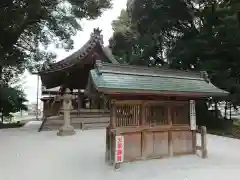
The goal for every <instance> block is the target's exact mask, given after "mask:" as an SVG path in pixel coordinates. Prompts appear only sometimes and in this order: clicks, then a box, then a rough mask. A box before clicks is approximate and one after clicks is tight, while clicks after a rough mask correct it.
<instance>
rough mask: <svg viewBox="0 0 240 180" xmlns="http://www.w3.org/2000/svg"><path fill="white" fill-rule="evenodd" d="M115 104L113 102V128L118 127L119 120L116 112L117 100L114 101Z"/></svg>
mask: <svg viewBox="0 0 240 180" xmlns="http://www.w3.org/2000/svg"><path fill="white" fill-rule="evenodd" d="M112 103H113V104H112V108H111V111H112V119H111V121H112V125H113V128H116V123H117V122H116V121H117V117H116V116H117V114H118V113H117V112H116V110H117V109H116V104H115V102H114V101H113V102H112Z"/></svg>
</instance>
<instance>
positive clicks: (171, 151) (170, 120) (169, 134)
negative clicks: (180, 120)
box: [167, 105, 173, 156]
mask: <svg viewBox="0 0 240 180" xmlns="http://www.w3.org/2000/svg"><path fill="white" fill-rule="evenodd" d="M171 108H172V107H171V106H170V105H168V111H167V114H168V123H169V125H170V126H172V115H171ZM168 154H169V156H173V141H172V131H171V130H169V131H168Z"/></svg>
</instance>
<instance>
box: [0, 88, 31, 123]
mask: <svg viewBox="0 0 240 180" xmlns="http://www.w3.org/2000/svg"><path fill="white" fill-rule="evenodd" d="M0 95H1V104H0V112H1V113H2V117H1V119H2V122H3V117H8V116H10V113H15V112H18V111H20V110H27V106H26V105H25V104H24V103H25V102H27V99H26V95H25V94H24V93H23V91H22V90H21V89H18V88H16V87H15V88H12V87H3V88H1V89H0Z"/></svg>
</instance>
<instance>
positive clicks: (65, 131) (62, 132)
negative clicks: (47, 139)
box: [57, 88, 76, 136]
mask: <svg viewBox="0 0 240 180" xmlns="http://www.w3.org/2000/svg"><path fill="white" fill-rule="evenodd" d="M61 99H62V100H63V104H62V110H63V119H64V124H63V126H62V127H61V128H59V131H58V133H57V135H58V136H71V135H74V134H75V133H76V132H75V130H74V128H73V126H72V125H71V117H70V112H71V110H72V99H73V96H72V94H71V91H70V90H69V89H68V88H66V91H65V92H64V95H63V96H62V97H61Z"/></svg>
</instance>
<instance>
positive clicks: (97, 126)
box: [82, 123, 109, 130]
mask: <svg viewBox="0 0 240 180" xmlns="http://www.w3.org/2000/svg"><path fill="white" fill-rule="evenodd" d="M108 124H109V123H91V124H87V123H86V124H85V123H84V124H83V127H82V129H83V130H89V129H102V128H106V127H107V126H108Z"/></svg>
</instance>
